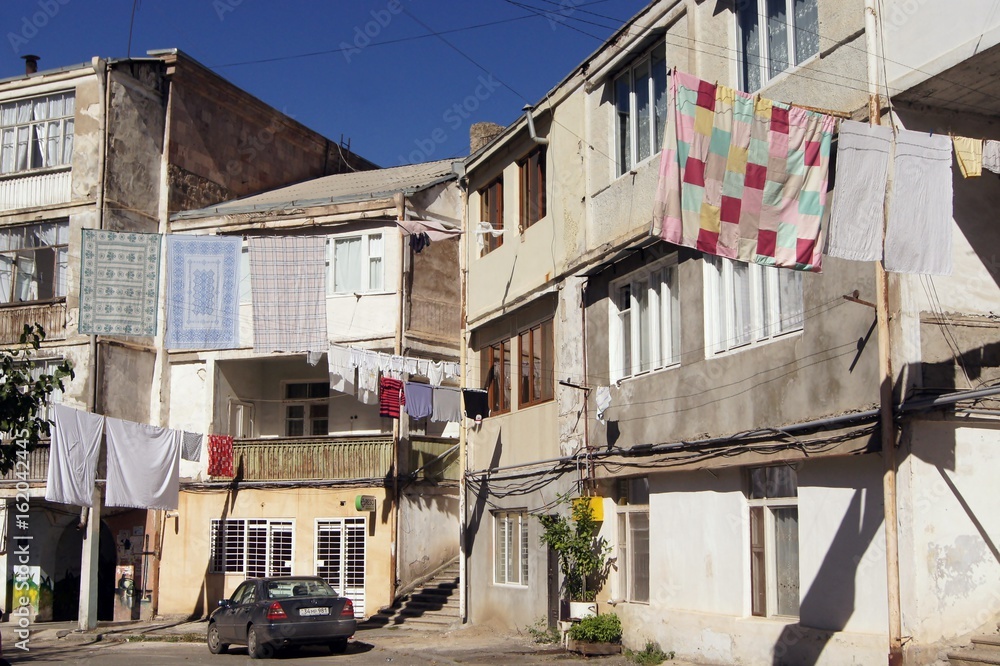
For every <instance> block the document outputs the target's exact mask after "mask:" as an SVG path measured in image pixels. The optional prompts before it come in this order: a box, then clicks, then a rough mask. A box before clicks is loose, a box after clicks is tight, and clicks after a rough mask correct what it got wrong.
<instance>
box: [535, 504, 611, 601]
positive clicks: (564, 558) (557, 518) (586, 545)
mask: <svg viewBox="0 0 1000 666" xmlns="http://www.w3.org/2000/svg"><path fill="white" fill-rule="evenodd" d="M579 499H582V501H578V500H579ZM564 500H565V498H564ZM578 500H574V501H572V503H571V506H572V510H571V512H570V516H569V517H566V516H561V515H557V514H553V515H541V516H538V520H539V521H540V522H541V523H542V534H541V539H542V542H543V543H545V544H547V545H548V546H549V547H550V548H552V550H554V551H555V552H556V555H557V556H558V557H559V569H560V571H562V575H563V586H564V589H565V591H566V596H567V597H568V598H569V600H570V601H593V600H594V597H595V596H597V589H598V588H599V587H600V584H601V583H602V582H603V580H602V579H603V578H605V577H606V576H607V562H608V554H609V553H610V552H611V546H609V545H608V544H607V543H606V542H605V541H604V538H603V537H598V536H596V535H595V532H596V531H597V521H596V520H594V511H593V509H592V508H591V506H590V502H589V501H587V498H578ZM588 583H590V585H589V587H588Z"/></svg>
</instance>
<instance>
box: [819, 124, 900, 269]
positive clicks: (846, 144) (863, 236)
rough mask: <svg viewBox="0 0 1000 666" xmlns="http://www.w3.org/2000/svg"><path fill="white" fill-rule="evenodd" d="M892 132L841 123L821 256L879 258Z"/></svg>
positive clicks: (860, 259) (874, 259)
mask: <svg viewBox="0 0 1000 666" xmlns="http://www.w3.org/2000/svg"><path fill="white" fill-rule="evenodd" d="M891 148H892V128H890V127H882V126H870V125H868V124H867V123H858V122H854V121H851V120H845V121H844V122H842V123H840V135H839V136H838V138H837V175H836V180H835V183H836V185H835V191H834V194H833V205H832V208H831V212H830V229H829V233H828V235H827V239H828V240H827V247H826V253H827V254H828V255H830V256H831V257H839V258H841V259H852V260H854V261H878V260H879V259H881V258H882V224H883V221H884V220H885V209H884V206H885V188H886V178H887V177H888V170H889V152H890V149H891Z"/></svg>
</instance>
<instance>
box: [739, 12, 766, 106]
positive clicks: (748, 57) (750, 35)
mask: <svg viewBox="0 0 1000 666" xmlns="http://www.w3.org/2000/svg"><path fill="white" fill-rule="evenodd" d="M739 21H740V51H741V55H742V58H741V59H740V66H741V68H742V72H741V74H742V79H743V90H744V91H746V92H753V91H755V90H759V89H760V87H761V85H762V83H763V82H762V81H761V80H760V73H761V59H760V55H761V53H760V15H759V14H758V13H757V0H749V1H748V2H744V3H743V4H742V5H741V6H740V9H739Z"/></svg>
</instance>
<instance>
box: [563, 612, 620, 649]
mask: <svg viewBox="0 0 1000 666" xmlns="http://www.w3.org/2000/svg"><path fill="white" fill-rule="evenodd" d="M569 637H570V638H572V639H573V640H575V641H587V642H590V643H618V642H620V641H621V639H622V621H621V620H619V619H618V616H617V615H615V614H614V613H602V614H599V615H592V616H590V617H585V618H583V619H582V620H580V621H579V622H577V623H576V624H574V625H573V626H572V627H570V628H569Z"/></svg>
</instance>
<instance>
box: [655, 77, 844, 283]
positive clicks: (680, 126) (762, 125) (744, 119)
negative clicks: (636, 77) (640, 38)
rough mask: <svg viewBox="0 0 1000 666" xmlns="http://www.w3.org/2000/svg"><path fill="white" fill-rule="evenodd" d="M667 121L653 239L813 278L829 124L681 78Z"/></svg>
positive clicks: (673, 85) (818, 258) (673, 83)
mask: <svg viewBox="0 0 1000 666" xmlns="http://www.w3.org/2000/svg"><path fill="white" fill-rule="evenodd" d="M667 116H668V122H667V131H666V133H665V135H664V142H663V150H662V153H661V157H660V175H659V182H658V185H657V191H656V199H655V208H654V214H653V228H652V232H653V235H656V236H659V237H660V238H662V239H663V240H665V241H668V242H670V243H674V244H676V245H683V246H686V247H691V248H695V249H697V250H700V251H702V252H705V253H707V254H713V255H719V256H723V257H728V258H730V259H736V260H739V261H753V262H756V263H759V264H764V265H772V266H780V267H786V268H795V269H799V270H806V271H815V272H819V271H820V269H821V263H822V253H821V247H822V240H823V239H822V225H821V220H822V218H823V213H824V210H825V207H826V195H827V192H826V191H827V181H828V176H829V164H830V147H831V144H832V139H833V131H834V125H835V122H834V119H833V118H832V117H830V116H826V115H823V114H818V113H814V112H812V111H807V110H805V109H802V108H799V107H791V106H789V105H786V104H781V103H779V102H772V101H771V100H767V99H764V98H760V97H754V96H752V95H748V94H746V93H741V92H739V91H736V90H732V89H731V88H727V87H725V86H719V85H714V84H711V83H708V82H706V81H702V80H700V79H698V78H696V77H694V76H691V75H689V74H684V73H683V72H674V74H673V75H672V76H671V78H670V94H669V95H668V110H667Z"/></svg>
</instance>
